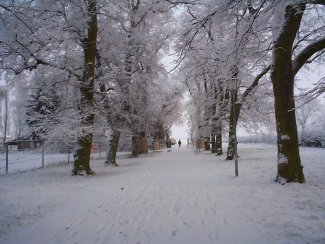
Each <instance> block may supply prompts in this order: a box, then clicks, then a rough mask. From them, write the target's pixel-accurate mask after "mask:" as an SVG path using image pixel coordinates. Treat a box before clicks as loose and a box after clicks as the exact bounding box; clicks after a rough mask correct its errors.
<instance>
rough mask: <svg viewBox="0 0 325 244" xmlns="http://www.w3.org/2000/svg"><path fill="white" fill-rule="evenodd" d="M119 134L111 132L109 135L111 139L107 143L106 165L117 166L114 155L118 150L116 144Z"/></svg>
mask: <svg viewBox="0 0 325 244" xmlns="http://www.w3.org/2000/svg"><path fill="white" fill-rule="evenodd" d="M120 135H121V133H120V132H119V131H118V130H113V131H112V134H111V139H110V140H109V142H108V147H107V156H106V162H105V164H106V165H109V164H112V165H114V166H118V164H117V163H116V153H117V148H118V143H119V141H120Z"/></svg>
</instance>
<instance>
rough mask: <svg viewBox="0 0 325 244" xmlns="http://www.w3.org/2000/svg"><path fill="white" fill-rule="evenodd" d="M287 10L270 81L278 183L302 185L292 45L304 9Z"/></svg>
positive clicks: (294, 7) (275, 43)
mask: <svg viewBox="0 0 325 244" xmlns="http://www.w3.org/2000/svg"><path fill="white" fill-rule="evenodd" d="M298 7H299V8H300V9H298V8H297V6H291V5H289V6H287V7H286V11H285V24H284V26H283V27H282V28H283V29H282V31H281V33H280V34H279V36H278V38H277V39H276V40H274V47H273V60H274V63H273V68H272V71H271V80H272V84H273V92H274V99H275V118H276V130H277V146H278V157H277V158H278V159H277V161H278V162H277V164H278V172H277V173H278V175H277V181H278V182H280V183H282V182H300V183H303V182H304V181H305V178H304V174H303V167H302V166H301V161H300V155H299V145H298V133H297V124H296V117H295V101H294V73H293V69H292V60H291V56H292V45H293V42H294V39H295V36H296V33H297V31H298V29H299V26H300V21H301V18H302V15H303V11H304V8H305V6H304V5H299V6H298Z"/></svg>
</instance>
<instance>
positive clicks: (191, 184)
mask: <svg viewBox="0 0 325 244" xmlns="http://www.w3.org/2000/svg"><path fill="white" fill-rule="evenodd" d="M274 149H275V148H274V147H273V146H266V145H262V146H257V147H256V145H255V147H249V146H248V147H246V148H243V149H241V151H240V156H241V159H240V168H239V174H240V175H239V177H238V178H236V177H234V165H233V162H227V161H224V159H223V158H220V157H216V156H214V155H212V154H211V153H208V152H201V153H194V152H193V150H192V149H190V148H184V147H182V148H181V149H179V148H176V147H174V148H173V151H172V152H166V151H164V152H161V153H150V155H147V156H141V157H140V158H138V159H127V158H125V159H121V160H120V167H116V168H113V167H103V166H102V164H103V162H102V161H96V160H95V161H93V162H92V167H93V169H94V170H95V171H96V172H98V173H97V174H96V175H94V176H87V177H71V176H69V175H68V174H67V172H69V167H70V166H67V165H60V166H57V167H55V166H52V167H50V168H46V169H43V170H36V171H31V172H26V173H24V174H20V175H11V176H4V177H2V178H1V179H0V190H1V192H0V200H1V203H2V207H1V208H0V210H1V211H6V212H3V213H2V214H1V216H0V217H2V218H1V225H0V237H1V236H3V237H1V239H2V240H3V241H4V242H2V241H1V239H0V243H114V244H115V243H116V244H120V243H134V244H136V243H141V244H144V243H154V244H156V243H178V244H179V243H186V244H191V243H193V244H194V243H201V244H203V243H322V242H323V241H325V222H324V221H325V214H324V209H325V208H324V207H325V197H324V194H322V196H319V195H318V194H321V193H324V191H323V190H324V189H325V188H324V184H322V185H321V186H319V185H317V186H315V185H314V183H313V182H312V183H311V184H305V185H304V186H302V185H300V186H299V185H297V184H288V185H285V186H280V185H278V184H275V183H273V182H272V178H273V177H274V174H275V173H274V171H275V165H274V163H273V164H272V161H274V156H275V150H274ZM318 152H320V156H319V157H323V156H324V155H325V154H324V152H323V151H318ZM270 162H271V163H270ZM321 171H323V173H322V174H325V171H324V167H323V168H322V169H321ZM307 172H308V170H307ZM253 174H254V175H253ZM307 177H308V175H307ZM13 178H15V179H13ZM13 182H14V183H13ZM10 184H11V185H10ZM12 184H14V186H12ZM317 184H319V183H317ZM6 187H7V188H8V189H10V191H7V190H6ZM301 188H303V189H301ZM302 192H304V193H303V194H304V196H303V197H301V195H302ZM300 193H301V194H300ZM317 195H318V196H317ZM316 196H317V197H318V200H315V201H314V199H311V198H315V197H316ZM308 199H309V200H308ZM308 201H309V202H308ZM322 208H323V209H322ZM304 228H309V230H305V231H303V229H304Z"/></svg>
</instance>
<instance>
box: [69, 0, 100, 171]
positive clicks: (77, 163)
mask: <svg viewBox="0 0 325 244" xmlns="http://www.w3.org/2000/svg"><path fill="white" fill-rule="evenodd" d="M86 3H87V13H88V17H89V19H88V22H87V23H88V26H87V37H86V38H84V39H83V40H82V47H83V51H84V68H83V79H82V81H81V84H80V95H81V98H80V104H79V110H80V113H81V115H82V120H81V126H82V127H84V126H85V127H91V126H92V125H93V124H94V114H93V113H92V111H93V110H92V107H93V95H94V79H95V60H96V43H97V31H98V29H97V28H98V27H97V7H96V0H89V1H87V2H86ZM92 138H93V134H92V133H90V132H88V131H86V130H85V131H83V135H82V136H80V137H79V138H78V139H77V144H78V147H77V150H76V152H75V160H74V166H73V169H72V175H79V174H83V172H85V173H86V174H92V173H93V172H92V170H91V168H90V162H89V161H90V152H91V144H92Z"/></svg>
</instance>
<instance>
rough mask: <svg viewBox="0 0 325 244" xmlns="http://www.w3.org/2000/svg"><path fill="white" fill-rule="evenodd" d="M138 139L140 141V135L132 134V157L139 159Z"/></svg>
mask: <svg viewBox="0 0 325 244" xmlns="http://www.w3.org/2000/svg"><path fill="white" fill-rule="evenodd" d="M137 139H138V133H136V132H133V133H132V157H138V156H139V153H138V148H137Z"/></svg>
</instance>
